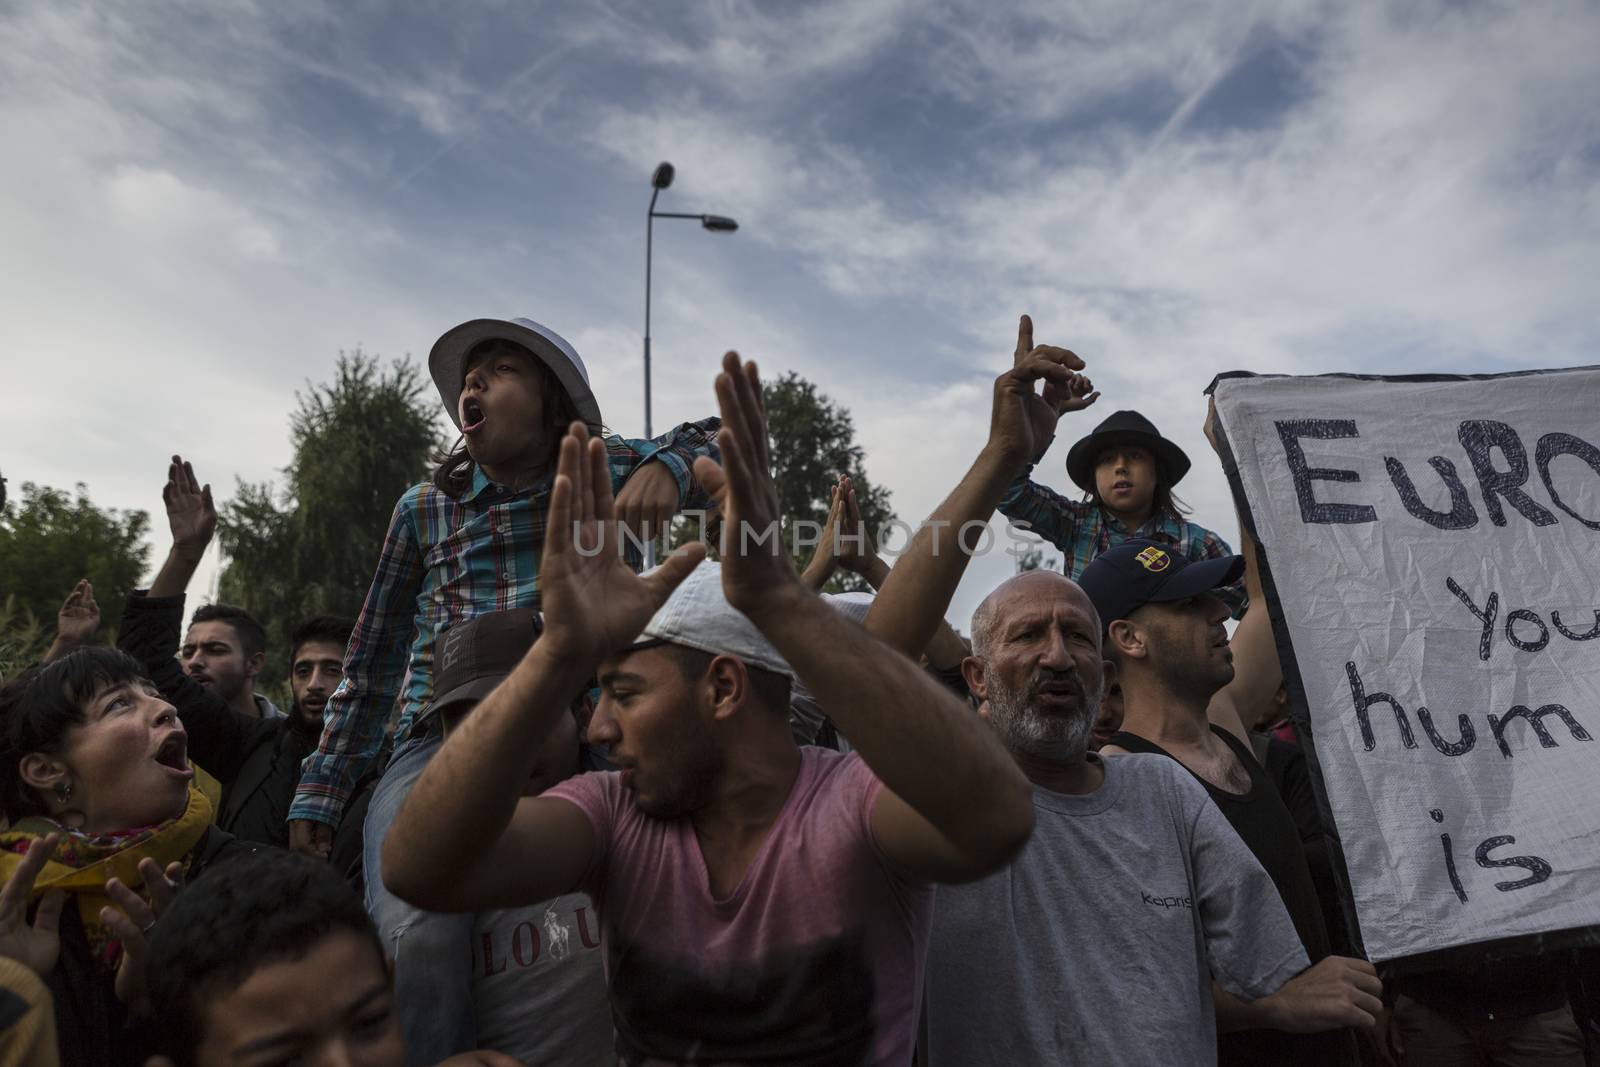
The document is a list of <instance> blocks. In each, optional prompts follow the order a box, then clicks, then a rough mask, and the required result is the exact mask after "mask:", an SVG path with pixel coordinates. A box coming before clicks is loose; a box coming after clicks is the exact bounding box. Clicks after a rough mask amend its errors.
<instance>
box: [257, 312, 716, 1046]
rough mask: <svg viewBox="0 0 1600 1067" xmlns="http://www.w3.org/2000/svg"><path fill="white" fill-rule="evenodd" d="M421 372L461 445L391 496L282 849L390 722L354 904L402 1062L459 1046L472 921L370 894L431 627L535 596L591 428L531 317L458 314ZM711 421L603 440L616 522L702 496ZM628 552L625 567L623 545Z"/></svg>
mask: <svg viewBox="0 0 1600 1067" xmlns="http://www.w3.org/2000/svg"><path fill="white" fill-rule="evenodd" d="M428 368H429V370H430V372H431V373H432V375H433V380H434V384H435V385H437V386H438V389H439V396H440V399H441V400H443V402H444V406H445V410H446V412H448V413H449V415H450V418H451V420H452V421H453V422H454V423H455V424H456V426H458V427H459V428H460V430H461V434H462V440H461V442H460V443H459V444H457V446H456V447H455V448H454V449H453V450H451V452H450V453H449V454H448V455H446V456H445V457H444V459H443V461H442V462H441V463H440V465H439V468H438V470H436V471H435V472H434V475H433V478H432V480H431V481H430V482H426V483H423V484H421V485H417V486H413V487H412V488H411V489H409V490H407V491H406V493H405V495H404V496H402V497H401V498H400V501H399V503H398V504H396V506H395V511H394V517H393V518H392V519H391V520H390V524H389V532H388V534H387V536H386V537H385V539H384V544H383V549H382V553H381V555H380V556H379V559H378V565H377V570H376V573H375V574H374V576H373V580H372V586H371V588H370V589H369V590H368V593H367V599H366V602H365V603H364V604H363V605H362V609H361V615H360V617H359V618H358V620H357V622H356V627H355V632H354V633H353V634H352V636H351V639H350V646H349V649H348V651H347V653H346V656H345V665H344V680H343V682H342V683H341V684H340V686H339V688H338V689H337V690H336V691H335V692H334V694H333V696H331V697H330V698H329V699H328V703H327V706H326V709H325V711H324V727H323V732H322V738H321V741H320V743H319V744H318V747H317V751H315V752H313V753H312V754H311V755H310V756H309V757H307V759H306V760H305V763H304V765H303V767H302V770H301V776H300V783H299V787H298V789H297V790H296V792H295V797H294V802H293V804H292V805H291V807H290V809H289V840H290V846H291V847H292V848H295V849H296V850H297V851H304V852H312V853H320V854H322V855H327V852H328V847H329V843H330V842H331V839H332V835H333V830H334V828H335V827H337V826H338V825H339V823H340V821H341V819H342V818H343V816H344V809H345V806H346V805H347V804H348V803H349V801H350V798H351V796H352V794H353V792H354V790H355V786H356V783H357V782H358V780H359V779H361V777H362V776H363V775H364V774H365V773H366V772H367V771H368V770H369V768H371V766H372V765H373V763H374V762H375V760H376V759H377V756H378V752H379V750H380V748H381V746H382V744H383V741H384V732H385V727H386V725H387V724H388V723H389V721H390V720H391V716H396V717H397V720H398V721H397V722H396V725H395V729H394V739H395V746H394V755H393V756H392V757H391V758H390V760H389V763H388V765H387V767H385V768H384V769H383V776H382V778H381V779H380V780H379V782H378V785H377V787H376V788H375V789H374V790H373V793H372V802H371V807H370V809H369V810H368V812H367V817H366V824H365V842H364V845H365V856H364V868H365V875H366V886H367V908H368V910H369V911H371V912H372V916H373V919H374V920H375V921H376V922H377V924H378V929H379V932H380V933H381V934H382V936H383V938H384V942H385V945H386V947H387V948H388V950H389V952H390V953H391V954H392V955H393V956H394V958H395V996H396V999H397V1000H398V1002H399V1006H400V1015H401V1018H402V1025H403V1027H404V1029H405V1032H406V1041H407V1044H408V1046H409V1050H410V1052H411V1055H412V1057H413V1058H414V1059H415V1060H417V1061H418V1062H429V1063H431V1062H434V1061H436V1060H441V1059H444V1058H445V1057H447V1056H449V1055H451V1054H453V1053H456V1052H462V1051H465V1050H467V1049H470V1048H472V1047H474V1043H473V1035H472V1003H471V1000H470V997H469V995H468V991H469V989H470V983H469V974H468V969H469V967H470V962H471V961H470V956H469V955H468V954H467V953H465V952H463V951H461V950H460V949H459V946H461V945H463V944H466V943H467V941H468V940H469V939H470V937H471V934H472V926H471V917H470V916H441V915H434V914H429V913H424V912H419V911H418V910H417V909H416V908H413V907H411V906H410V905H407V904H405V903H404V902H403V901H400V900H398V899H397V898H395V897H394V896H393V895H392V894H390V893H388V892H386V891H385V890H384V889H383V883H382V880H381V874H380V871H379V870H378V862H379V855H380V853H379V850H380V848H381V846H382V844H383V838H384V834H385V832H386V831H387V830H388V826H389V822H390V821H391V820H392V819H393V817H394V813H395V812H396V811H397V810H399V806H400V801H401V800H402V799H403V798H404V797H405V795H406V793H407V792H408V791H409V789H410V787H411V783H412V781H414V780H415V779H416V776H417V775H418V774H419V773H421V770H422V767H423V766H424V765H425V764H426V763H427V761H428V760H429V759H430V758H432V756H433V753H434V752H436V751H437V750H438V748H439V745H440V743H441V741H442V736H443V731H442V727H441V725H440V722H439V716H437V715H435V714H430V713H429V708H430V705H431V703H432V699H433V695H434V693H433V682H434V666H435V659H436V652H437V646H438V645H439V643H440V641H441V635H443V634H444V633H445V632H446V631H448V630H450V629H452V628H453V627H456V626H458V625H459V624H461V623H462V622H465V621H466V620H468V619H472V618H475V617H477V616H479V615H484V614H487V613H489V612H492V611H504V610H508V609H513V608H531V609H534V610H538V609H539V608H540V607H541V602H540V601H541V594H542V592H543V586H544V576H543V575H542V574H541V573H540V568H539V553H540V549H541V548H542V546H543V543H544V539H545V531H546V527H547V521H548V515H547V507H548V504H549V501H550V495H551V483H552V481H553V479H554V476H555V465H556V454H557V451H558V450H559V447H560V442H561V438H562V436H563V435H564V434H565V433H566V430H567V426H568V425H570V424H571V423H573V422H575V421H576V422H581V423H582V424H583V425H585V426H586V427H587V428H588V430H589V432H591V433H594V434H596V435H598V434H601V433H602V432H603V430H602V420H601V414H600V405H599V403H598V401H597V400H596V399H595V395H594V391H593V390H592V389H591V388H590V386H589V374H588V370H587V369H586V368H585V367H584V364H583V360H582V359H580V358H579V356H578V353H577V352H575V351H574V350H573V348H572V346H571V345H569V344H568V343H567V342H566V340H564V339H563V338H562V337H561V335H559V334H557V333H556V332H555V331H554V330H551V329H550V328H549V327H546V326H541V325H540V324H539V323H537V322H533V321H532V320H530V319H509V320H505V319H473V320H471V321H469V322H464V323H462V324H461V325H459V326H457V327H455V328H453V329H451V330H449V331H447V332H446V333H445V334H444V336H442V337H440V338H439V340H438V341H437V342H436V343H435V344H434V346H433V351H432V352H431V353H430V354H429V356H428ZM716 429H717V420H715V419H707V420H704V421H702V422H699V423H686V424H685V425H683V426H680V427H678V428H677V429H676V430H674V431H673V432H672V433H670V434H667V435H666V436H664V437H661V438H658V439H657V440H654V441H642V440H624V439H623V438H621V437H615V436H606V437H605V438H604V442H603V448H604V451H605V454H606V475H607V478H608V479H609V487H610V488H613V489H615V490H616V491H617V499H616V508H617V511H618V513H619V515H618V517H619V518H620V519H622V520H623V521H624V522H626V523H627V524H628V525H629V527H630V529H632V530H633V531H634V532H635V533H645V534H649V533H653V532H654V531H655V530H659V529H660V528H661V527H662V526H663V525H664V524H665V523H666V521H667V520H668V519H669V518H670V517H671V515H672V514H673V512H675V511H676V510H678V509H679V508H682V507H697V506H703V504H704V502H705V499H706V498H705V495H704V494H703V493H701V492H700V491H699V489H698V487H696V486H695V485H694V482H693V479H692V478H691V477H690V473H689V471H690V466H691V464H693V462H694V461H695V459H696V457H698V456H705V455H712V456H714V455H715V454H716V451H715V446H714V444H713V443H712V442H713V439H714V436H715V434H716ZM627 559H628V562H629V564H630V565H632V566H635V567H636V566H638V564H639V556H638V554H637V553H636V552H630V553H629V554H628V556H627ZM587 608H588V605H587V604H586V603H579V604H577V605H575V606H574V608H573V610H576V611H580V612H581V611H585V610H587ZM547 610H548V608H547Z"/></svg>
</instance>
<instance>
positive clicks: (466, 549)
mask: <svg viewBox="0 0 1600 1067" xmlns="http://www.w3.org/2000/svg"><path fill="white" fill-rule="evenodd" d="M720 425H721V420H720V419H716V418H710V419H705V420H702V421H700V422H691V423H684V424H683V425H681V426H679V427H678V428H677V429H676V430H674V431H672V432H671V433H669V434H667V435H666V436H664V437H658V438H656V439H655V440H653V441H643V440H624V439H623V438H621V437H615V436H608V437H607V438H606V448H607V451H608V452H609V454H610V463H611V486H612V490H613V491H616V490H618V489H620V488H621V486H622V484H623V483H624V482H626V481H627V479H628V477H629V475H631V474H632V473H633V472H634V471H635V470H637V469H638V468H639V466H640V465H641V464H643V463H644V462H645V461H646V460H649V459H658V460H660V461H661V462H663V463H665V464H666V465H667V467H668V469H670V470H671V471H672V475H673V477H674V478H675V479H677V482H678V503H679V508H680V509H684V508H706V507H708V506H709V500H708V498H707V497H706V496H705V494H704V492H702V491H701V490H700V488H699V487H698V485H697V484H696V483H695V481H694V479H693V478H692V476H691V475H690V467H691V466H692V465H693V463H694V460H695V457H696V456H702V455H704V456H711V457H712V458H713V459H715V458H717V451H716V445H715V443H714V440H715V437H716V432H717V429H718V427H719V426H720ZM553 482H554V476H553V474H552V475H547V476H546V477H545V478H544V479H542V480H541V481H540V482H538V483H536V484H535V485H533V486H530V487H529V488H527V489H524V490H521V491H517V492H513V491H512V490H511V489H508V488H507V487H505V486H503V485H497V484H495V483H494V482H491V481H490V480H489V479H488V478H487V477H486V476H485V475H484V473H483V471H482V470H480V469H479V468H478V467H477V466H476V465H474V466H473V468H472V484H471V486H470V488H468V490H467V491H466V492H465V493H463V494H462V495H461V497H460V498H459V499H456V498H453V497H451V496H449V495H448V494H447V493H444V492H443V491H441V490H440V489H438V488H437V487H435V486H434V485H433V484H431V483H425V484H422V485H417V486H413V487H412V488H411V489H408V490H407V491H406V493H405V495H404V496H402V497H401V498H400V502H399V503H398V504H396V505H395V509H394V516H393V517H392V518H391V519H390V520H389V532H388V535H387V536H386V537H385V538H384V542H383V551H382V553H381V555H380V556H379V557H378V570H377V573H376V574H375V575H374V576H373V579H372V585H371V587H370V588H369V589H368V590H367V599H366V602H365V603H364V604H363V605H362V607H361V615H360V617H359V618H358V619H357V620H356V627H355V631H354V633H352V634H351V637H350V647H349V649H348V650H347V651H346V652H345V666H344V681H342V682H340V683H339V688H338V689H336V690H335V691H334V693H333V696H331V697H329V698H328V706H327V708H326V710H325V711H324V712H323V730H322V740H321V742H320V743H319V744H318V746H317V750H316V751H315V752H313V753H312V754H311V755H310V756H307V757H306V760H305V762H304V763H303V764H302V765H301V771H300V786H299V788H298V789H297V790H296V792H295V795H294V803H293V804H292V805H291V806H290V808H289V819H290V820H291V821H293V820H296V819H313V820H316V821H317V822H323V823H327V824H328V825H330V826H337V825H338V824H339V820H340V818H341V816H342V815H343V814H344V808H345V805H346V804H348V803H349V801H350V797H351V794H352V793H353V792H354V791H355V786H356V783H357V782H358V781H359V780H360V779H361V777H362V776H363V775H364V774H365V773H366V772H367V771H368V770H369V769H370V768H371V766H372V764H373V761H374V760H375V759H376V758H377V756H378V752H379V749H380V748H381V747H382V745H383V741H384V727H385V725H386V723H387V722H388V720H389V716H390V714H391V712H398V716H399V718H398V721H397V723H396V726H395V737H396V738H401V739H403V738H405V737H407V736H408V735H409V732H410V731H411V729H412V727H413V726H415V725H416V724H417V723H418V722H420V721H421V720H422V719H423V718H424V716H425V715H426V712H427V708H428V704H429V703H430V702H431V701H432V699H433V647H434V643H435V641H437V640H438V638H439V635H441V634H443V633H444V632H445V631H446V630H448V629H449V628H450V627H452V626H455V625H456V624H457V623H460V622H462V621H463V620H465V619H470V618H472V617H474V616H477V615H483V614H487V613H488V612H491V611H505V610H507V609H510V608H533V609H534V610H538V608H539V556H540V554H541V553H542V552H543V550H544V531H545V511H546V509H547V507H548V506H549V502H550V486H551V485H552V484H553ZM628 561H629V563H630V564H631V565H632V566H633V567H634V569H635V570H637V569H638V568H639V566H640V563H641V561H640V558H639V555H638V553H637V552H635V551H634V550H633V549H631V548H630V549H629V550H628Z"/></svg>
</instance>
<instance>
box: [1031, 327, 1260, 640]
mask: <svg viewBox="0 0 1600 1067" xmlns="http://www.w3.org/2000/svg"><path fill="white" fill-rule="evenodd" d="M1032 350H1033V321H1032V320H1031V319H1029V318H1028V316H1026V315H1024V316H1022V322H1021V325H1020V326H1019V328H1018V330H1017V351H1016V358H1017V359H1018V360H1019V361H1020V360H1021V359H1022V357H1023V356H1025V355H1027V354H1028V353H1029V352H1030V351H1032ZM1093 390H1094V385H1093V383H1091V382H1090V381H1089V379H1088V378H1085V377H1083V376H1082V375H1079V376H1078V378H1077V380H1076V381H1075V382H1074V383H1073V384H1072V386H1070V387H1068V388H1062V387H1060V386H1056V385H1048V386H1046V388H1045V390H1044V395H1043V396H1042V397H1037V396H1036V397H1034V398H1033V400H1032V402H1031V404H1030V409H1029V417H1030V421H1031V422H1032V424H1033V430H1034V439H1035V440H1038V441H1045V442H1047V443H1046V445H1045V448H1044V450H1041V451H1040V453H1039V454H1038V455H1037V456H1035V457H1034V463H1038V461H1039V460H1040V459H1043V458H1044V451H1047V450H1048V449H1049V444H1048V442H1050V441H1052V440H1053V439H1054V437H1053V435H1054V433H1055V424H1056V420H1058V419H1059V418H1060V417H1061V416H1062V415H1063V414H1065V413H1067V412H1069V411H1082V410H1083V409H1084V408H1087V407H1089V406H1090V405H1091V404H1093V403H1094V402H1095V401H1096V400H1097V399H1099V397H1100V394H1099V393H1097V392H1094V391H1093ZM1032 471H1033V467H1032V466H1031V465H1030V466H1028V467H1026V468H1024V469H1023V471H1022V473H1021V474H1020V475H1018V476H1017V478H1016V480H1015V481H1013V482H1012V483H1011V487H1010V488H1009V489H1007V490H1006V494H1005V496H1004V497H1002V498H1001V500H1000V513H1001V514H1002V515H1004V516H1006V518H1008V519H1012V520H1014V521H1015V522H1016V523H1017V524H1018V525H1023V524H1025V525H1026V528H1027V529H1028V530H1030V531H1031V532H1033V533H1035V534H1038V535H1039V536H1040V537H1042V538H1044V539H1045V540H1046V541H1049V542H1050V543H1051V544H1053V545H1055V546H1056V548H1058V549H1060V550H1061V554H1062V557H1063V566H1062V570H1063V571H1064V572H1065V573H1066V575H1067V577H1069V578H1073V579H1076V578H1077V577H1078V575H1080V574H1082V573H1083V569H1084V568H1085V567H1087V566H1088V565H1089V561H1090V560H1093V559H1094V558H1095V557H1096V556H1099V555H1100V554H1101V553H1102V552H1105V551H1106V550H1107V549H1109V548H1111V547H1112V546H1114V545H1120V544H1122V543H1123V542H1125V541H1128V540H1131V539H1134V538H1144V539H1147V540H1151V541H1156V542H1158V543H1160V544H1162V545H1165V546H1167V547H1169V548H1171V549H1174V550H1175V551H1176V552H1177V554H1178V555H1181V556H1182V557H1184V558H1185V559H1188V560H1193V561H1198V560H1204V559H1222V558H1224V557H1227V556H1231V555H1233V549H1231V548H1229V547H1228V543H1227V542H1226V541H1224V540H1223V539H1222V538H1220V537H1218V536H1217V535H1216V534H1215V533H1213V532H1212V531H1210V530H1208V529H1206V528H1205V527H1204V526H1200V525H1199V524H1197V523H1193V522H1189V521H1188V520H1187V519H1185V518H1184V517H1183V515H1184V511H1185V510H1186V509H1185V508H1184V507H1183V505H1182V504H1180V503H1179V502H1178V501H1177V499H1176V498H1175V497H1174V496H1173V495H1172V487H1173V486H1175V485H1177V484H1178V482H1180V481H1182V480H1183V476H1184V475H1185V474H1187V473H1189V457H1188V456H1187V455H1185V454H1184V451H1183V449H1181V448H1179V447H1178V446H1177V445H1175V444H1173V443H1172V442H1171V441H1169V440H1167V439H1166V438H1165V437H1163V436H1161V431H1159V430H1157V429H1156V427H1155V424H1154V423H1152V422H1151V421H1150V420H1149V419H1147V418H1145V417H1144V416H1143V415H1141V414H1139V413H1138V412H1137V411H1118V412H1114V413H1113V414H1112V415H1111V416H1110V417H1108V418H1107V419H1106V420H1105V421H1103V422H1101V423H1100V425H1098V426H1096V427H1095V428H1094V432H1093V433H1091V434H1089V435H1088V436H1087V437H1084V438H1082V439H1080V440H1079V441H1078V442H1077V443H1076V444H1074V445H1073V446H1072V449H1071V451H1069V452H1068V453H1067V475H1068V477H1070V478H1071V479H1072V481H1073V482H1074V483H1075V484H1076V485H1077V486H1078V487H1079V488H1081V489H1082V490H1083V491H1084V493H1085V494H1086V496H1085V498H1084V499H1083V500H1071V499H1068V498H1067V497H1065V496H1063V495H1062V494H1060V493H1057V492H1056V491H1055V490H1053V489H1049V488H1047V487H1045V486H1042V485H1039V484H1038V483H1036V482H1034V481H1033V480H1032V479H1031V478H1030V477H1029V475H1030V474H1031V473H1032ZM1218 595H1219V596H1221V597H1222V599H1223V601H1224V602H1225V603H1227V605H1228V607H1229V608H1230V609H1231V610H1232V611H1233V612H1234V614H1235V616H1237V615H1238V614H1240V613H1241V611H1242V609H1243V606H1244V594H1243V591H1242V590H1241V589H1240V588H1239V587H1238V586H1237V585H1234V586H1230V587H1228V588H1226V589H1222V590H1219V591H1218Z"/></svg>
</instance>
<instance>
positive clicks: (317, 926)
mask: <svg viewBox="0 0 1600 1067" xmlns="http://www.w3.org/2000/svg"><path fill="white" fill-rule="evenodd" d="M339 931H349V932H351V933H353V934H356V935H357V936H359V937H361V938H362V939H363V940H366V941H369V942H370V943H371V945H372V951H373V952H375V953H376V954H377V957H378V960H379V961H380V964H381V965H385V966H386V964H382V961H383V960H384V951H383V942H382V941H381V940H380V939H379V937H378V931H377V928H376V927H374V926H373V925H372V919H371V918H370V917H369V916H368V915H367V910H366V908H365V907H363V906H362V903H361V898H360V896H358V895H357V894H356V892H355V890H353V889H351V888H350V886H349V885H348V884H347V883H346V882H345V880H344V879H343V878H341V877H339V875H338V874H336V873H335V872H334V870H333V868H332V867H330V866H328V864H327V863H326V862H324V861H321V860H316V859H312V858H311V857H309V856H301V855H296V854H295V853H292V852H284V851H282V850H281V849H275V848H267V849H262V850H261V851H260V852H256V853H253V854H252V855H249V856H243V857H240V858H239V859H235V860H229V861H224V862H222V863H220V864H218V865H217V866H214V867H212V868H211V869H210V870H208V871H206V872H205V873H204V874H203V875H201V876H200V877H199V878H198V879H196V880H195V882H194V884H193V885H191V886H189V887H188V888H187V889H185V890H184V891H183V892H182V893H179V894H178V896H177V898H176V899H175V900H173V902H172V905H171V906H170V907H169V908H168V909H167V910H166V912H165V913H164V914H163V915H162V916H161V920H160V921H159V922H157V923H156V927H155V930H154V931H152V933H151V937H150V946H149V948H148V949H147V950H146V955H145V982H146V985H147V986H148V988H149V993H150V1000H151V1004H152V1006H153V1007H154V1009H155V1018H156V1020H157V1025H158V1026H159V1028H160V1031H161V1032H160V1035H159V1039H158V1040H159V1044H160V1046H161V1051H162V1052H164V1053H165V1054H166V1055H168V1056H170V1057H172V1059H173V1060H174V1062H176V1063H177V1064H179V1067H189V1065H191V1064H193V1063H194V1061H195V1050H196V1049H197V1048H198V1047H199V1046H200V1043H201V1041H203V1040H204V1038H205V1023H206V1012H207V1009H208V1008H209V1007H210V1005H211V1004H212V1002H214V1001H215V1000H216V999H217V998H219V997H222V996H226V995H227V994H228V993H229V992H231V991H232V990H234V989H237V988H238V987H239V986H240V985H241V984H243V983H244V982H245V981H246V980H247V979H248V978H249V977H250V975H251V974H253V973H254V972H255V971H257V970H259V969H260V968H261V967H264V966H266V965H268V964H271V963H277V962H280V961H284V960H290V961H292V960H298V959H301V958H303V957H304V956H305V955H306V953H307V952H309V951H311V949H313V948H314V947H315V946H316V945H317V943H318V942H320V941H322V940H323V939H324V938H326V937H327V936H328V935H330V934H333V933H336V932H339Z"/></svg>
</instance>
